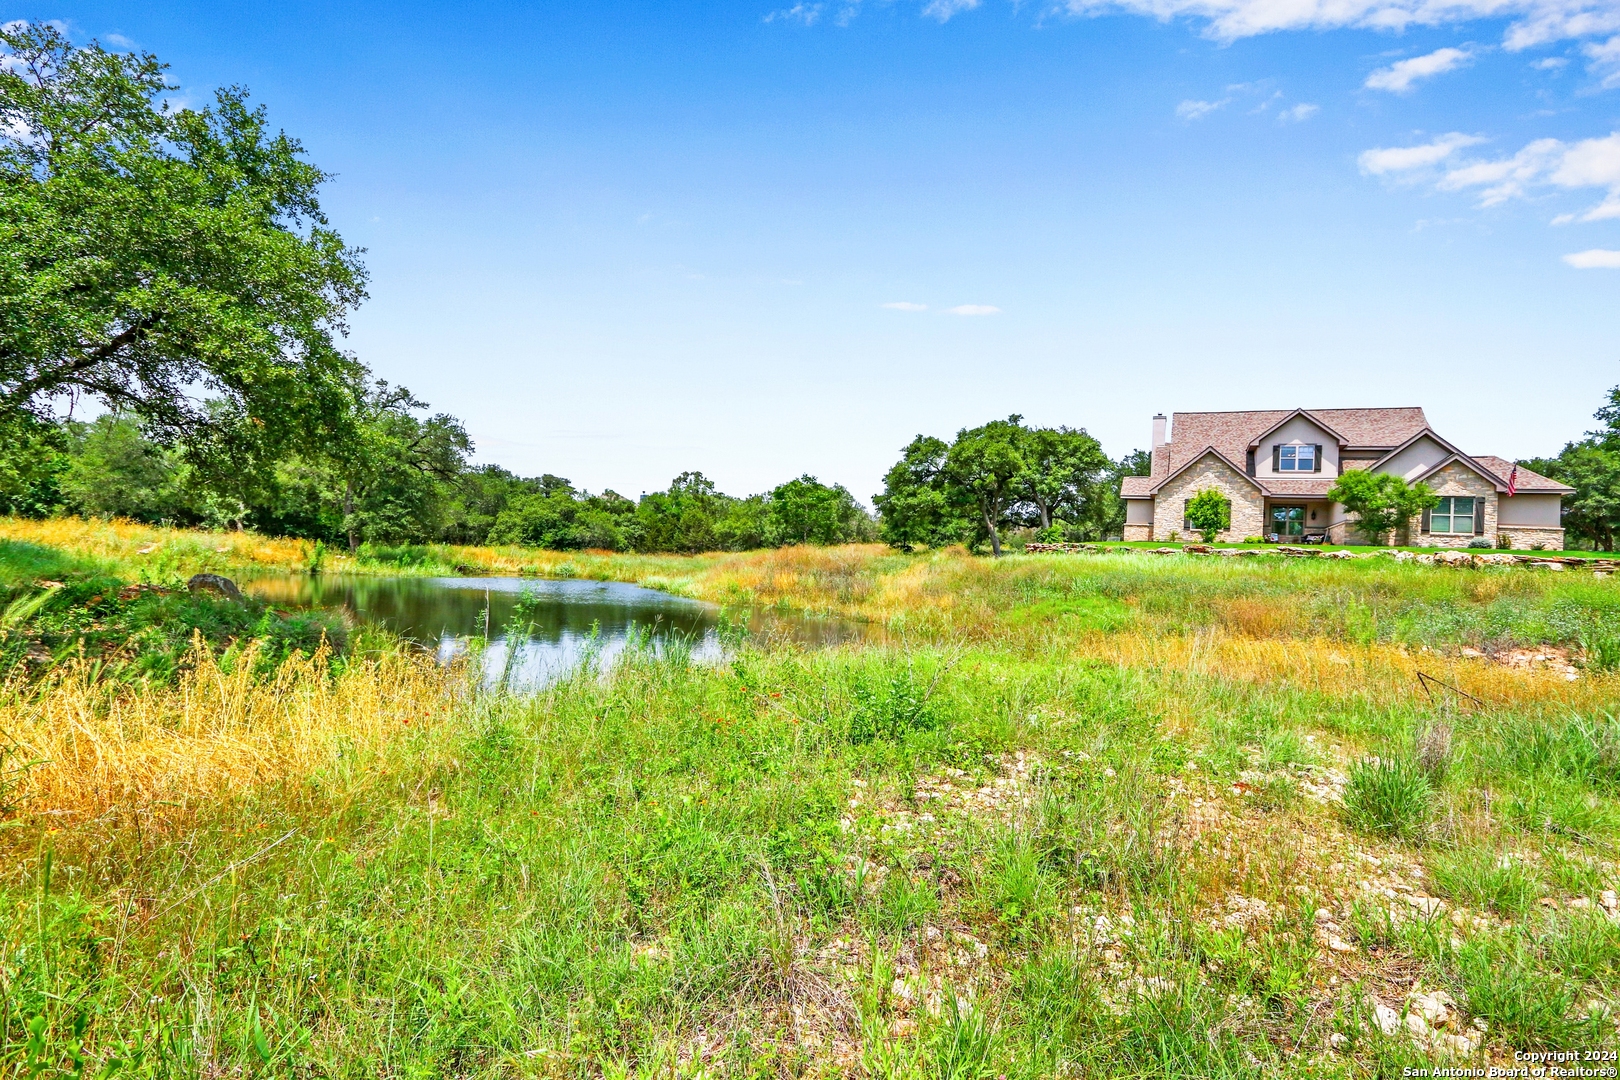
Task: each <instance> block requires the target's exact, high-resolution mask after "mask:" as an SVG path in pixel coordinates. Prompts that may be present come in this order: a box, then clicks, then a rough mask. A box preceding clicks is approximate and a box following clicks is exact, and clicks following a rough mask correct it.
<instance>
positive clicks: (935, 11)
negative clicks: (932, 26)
mask: <svg viewBox="0 0 1620 1080" xmlns="http://www.w3.org/2000/svg"><path fill="white" fill-rule="evenodd" d="M978 6H979V0H928V4H927V5H926V6H925V7H924V8H923V9H922V13H923V14H924V15H926V16H928V17H929V18H930V19H938V20H939V21H940V22H948V21H950V18H951V16H952V15H960V14H961V13H962V12H964V11H972V10H973V9H974V8H976V7H978Z"/></svg>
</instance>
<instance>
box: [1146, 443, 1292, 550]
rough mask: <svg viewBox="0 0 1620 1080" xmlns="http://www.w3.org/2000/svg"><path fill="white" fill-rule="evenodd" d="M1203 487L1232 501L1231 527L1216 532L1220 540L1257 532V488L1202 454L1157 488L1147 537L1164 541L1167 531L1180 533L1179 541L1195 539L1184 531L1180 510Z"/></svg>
mask: <svg viewBox="0 0 1620 1080" xmlns="http://www.w3.org/2000/svg"><path fill="white" fill-rule="evenodd" d="M1206 488H1214V489H1215V490H1216V491H1219V492H1220V493H1221V494H1222V495H1225V496H1226V498H1227V501H1228V502H1230V503H1231V504H1232V522H1231V527H1230V528H1228V529H1227V530H1226V531H1225V532H1223V533H1221V534H1220V536H1219V539H1220V540H1223V541H1227V542H1237V541H1241V540H1243V539H1245V538H1246V537H1250V536H1259V535H1261V532H1262V529H1261V526H1262V525H1263V524H1264V522H1265V499H1264V497H1263V496H1261V494H1260V491H1259V490H1258V489H1257V488H1256V487H1255V486H1254V484H1253V483H1251V482H1250V481H1249V478H1248V477H1246V476H1244V475H1243V474H1242V473H1240V472H1238V471H1236V470H1235V469H1233V468H1232V467H1231V466H1230V465H1228V464H1226V462H1224V461H1222V460H1221V459H1220V458H1218V457H1216V456H1215V455H1213V454H1206V455H1205V456H1204V457H1203V458H1202V459H1200V460H1199V461H1197V462H1195V463H1193V464H1192V465H1190V466H1188V467H1187V468H1186V469H1185V470H1184V471H1183V472H1182V473H1181V475H1179V476H1177V477H1175V478H1174V479H1172V480H1170V481H1169V482H1168V483H1166V484H1165V485H1164V486H1163V487H1161V488H1160V489H1159V491H1158V493H1157V496H1156V497H1155V498H1154V500H1153V533H1152V535H1151V536H1150V537H1147V539H1152V540H1168V539H1169V538H1170V534H1171V533H1178V534H1180V535H1181V538H1182V539H1183V540H1191V539H1196V537H1195V536H1193V535H1189V533H1188V530H1187V527H1186V522H1185V521H1184V519H1183V516H1182V510H1183V508H1184V507H1185V506H1186V504H1187V500H1188V499H1191V498H1192V497H1193V496H1194V495H1196V494H1198V493H1199V492H1200V491H1203V490H1204V489H1206Z"/></svg>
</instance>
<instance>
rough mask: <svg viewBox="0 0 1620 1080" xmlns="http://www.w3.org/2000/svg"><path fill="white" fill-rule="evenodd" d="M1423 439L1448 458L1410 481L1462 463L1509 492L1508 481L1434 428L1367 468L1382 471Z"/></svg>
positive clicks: (1415, 436)
mask: <svg viewBox="0 0 1620 1080" xmlns="http://www.w3.org/2000/svg"><path fill="white" fill-rule="evenodd" d="M1423 439H1428V440H1429V441H1431V442H1433V443H1434V444H1435V445H1436V446H1438V447H1440V448H1441V449H1442V450H1444V451H1446V455H1447V456H1445V457H1444V458H1442V459H1441V461H1440V463H1439V464H1437V465H1431V466H1429V467H1428V468H1426V469H1424V470H1423V471H1422V472H1421V473H1418V474H1417V475H1415V476H1412V477H1409V478H1408V479H1410V480H1411V481H1412V482H1413V483H1417V482H1418V481H1419V480H1423V479H1425V478H1427V477H1430V476H1433V475H1434V474H1435V473H1437V472H1439V471H1440V470H1441V469H1443V468H1445V467H1446V466H1447V465H1450V464H1452V463H1453V462H1457V463H1460V464H1461V465H1463V466H1464V467H1465V468H1467V469H1469V470H1470V471H1472V472H1474V473H1477V474H1478V475H1479V477H1480V479H1482V480H1489V481H1490V482H1491V483H1492V484H1494V485H1495V486H1496V489H1497V490H1498V491H1506V490H1507V480H1505V479H1504V478H1503V477H1500V476H1497V475H1496V473H1494V472H1492V471H1491V470H1490V469H1489V468H1487V467H1485V466H1484V465H1482V464H1480V463H1479V462H1478V461H1476V460H1475V459H1473V458H1471V457H1469V456H1468V455H1467V454H1465V453H1463V452H1462V451H1461V450H1459V449H1457V448H1456V447H1455V446H1453V445H1451V443H1449V442H1447V441H1446V440H1445V439H1443V438H1441V437H1440V436H1439V435H1438V434H1436V433H1435V431H1434V429H1433V428H1429V427H1425V428H1424V429H1423V430H1422V431H1419V432H1417V433H1416V434H1414V435H1413V436H1412V437H1411V438H1410V439H1407V440H1406V441H1405V442H1403V443H1402V444H1401V445H1399V446H1397V447H1395V448H1394V449H1393V450H1391V451H1390V452H1389V453H1387V454H1385V455H1384V456H1383V457H1381V458H1379V459H1378V460H1377V461H1375V462H1373V463H1372V464H1371V465H1369V466H1367V468H1368V469H1370V470H1372V471H1374V472H1379V471H1382V470H1383V466H1384V465H1385V464H1386V463H1388V462H1390V461H1393V460H1394V459H1395V458H1397V457H1399V456H1400V455H1401V454H1403V453H1404V452H1405V451H1406V450H1408V449H1409V448H1411V447H1412V446H1415V445H1416V444H1417V443H1418V442H1419V441H1421V440H1423Z"/></svg>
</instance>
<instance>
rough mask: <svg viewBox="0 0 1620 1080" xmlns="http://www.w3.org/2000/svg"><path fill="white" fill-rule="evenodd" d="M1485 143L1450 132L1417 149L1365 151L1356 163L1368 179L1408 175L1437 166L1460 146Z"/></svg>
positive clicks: (1393, 147) (1477, 137) (1400, 148)
mask: <svg viewBox="0 0 1620 1080" xmlns="http://www.w3.org/2000/svg"><path fill="white" fill-rule="evenodd" d="M1484 141H1485V140H1484V139H1482V138H1480V137H1479V136H1478V135H1464V134H1463V133H1462V132H1460V131H1453V132H1451V133H1450V134H1449V135H1442V136H1440V137H1439V138H1437V139H1434V140H1432V141H1430V142H1426V143H1423V144H1421V145H1419V146H1391V147H1381V148H1378V149H1375V150H1366V151H1363V152H1362V154H1361V156H1360V157H1359V158H1357V159H1356V163H1357V164H1358V165H1360V166H1361V171H1362V172H1364V173H1367V174H1368V175H1370V176H1385V175H1387V174H1389V173H1405V172H1411V171H1413V170H1416V169H1427V168H1430V167H1432V166H1434V165H1438V164H1440V163H1441V162H1442V161H1444V160H1446V159H1447V158H1448V157H1450V156H1451V155H1452V154H1455V153H1456V152H1457V151H1458V150H1461V149H1462V148H1463V147H1465V146H1473V145H1475V144H1476V143H1482V142H1484Z"/></svg>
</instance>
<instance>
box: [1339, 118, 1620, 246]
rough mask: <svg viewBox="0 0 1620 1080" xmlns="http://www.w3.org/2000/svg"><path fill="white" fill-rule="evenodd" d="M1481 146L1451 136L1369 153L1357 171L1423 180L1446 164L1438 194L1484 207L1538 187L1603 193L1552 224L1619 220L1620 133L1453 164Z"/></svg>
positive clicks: (1537, 144) (1542, 143)
mask: <svg viewBox="0 0 1620 1080" xmlns="http://www.w3.org/2000/svg"><path fill="white" fill-rule="evenodd" d="M1482 141H1483V140H1482V139H1480V138H1478V137H1476V136H1473V135H1460V134H1457V133H1455V132H1454V133H1452V134H1450V135H1443V136H1441V137H1440V138H1438V139H1436V140H1434V141H1433V142H1431V143H1425V144H1424V145H1422V146H1411V147H1399V148H1395V149H1385V150H1368V151H1367V152H1366V153H1364V154H1362V155H1361V159H1360V161H1361V169H1362V171H1363V172H1365V173H1369V174H1371V175H1374V176H1382V175H1386V174H1396V175H1403V174H1418V175H1420V176H1421V175H1422V173H1423V170H1427V169H1431V168H1433V167H1434V166H1437V165H1441V164H1444V165H1445V171H1444V172H1442V173H1441V174H1440V175H1439V177H1438V178H1437V179H1435V187H1436V188H1438V189H1439V190H1441V191H1468V190H1471V189H1478V191H1479V205H1480V206H1482V207H1487V206H1498V205H1500V204H1502V203H1505V202H1507V201H1508V200H1509V199H1516V198H1523V197H1525V196H1527V195H1529V194H1531V193H1532V192H1533V191H1535V190H1536V189H1538V188H1562V189H1564V190H1566V191H1578V190H1581V189H1583V188H1604V189H1606V192H1605V196H1604V198H1603V200H1602V201H1601V202H1599V203H1598V204H1597V205H1596V206H1592V207H1590V208H1588V209H1587V210H1586V211H1584V212H1583V213H1580V214H1560V215H1559V216H1558V217H1556V218H1554V219H1553V224H1554V225H1566V224H1569V223H1570V222H1572V221H1605V220H1609V219H1613V218H1620V131H1616V132H1613V133H1611V134H1609V135H1607V136H1604V137H1603V138H1597V139H1582V140H1580V141H1579V142H1573V143H1566V142H1564V141H1562V140H1560V139H1536V140H1535V141H1533V142H1530V143H1527V144H1525V146H1524V147H1523V148H1522V149H1521V150H1519V152H1518V153H1516V154H1513V155H1512V156H1511V157H1503V158H1494V159H1485V160H1477V161H1468V160H1460V161H1459V160H1456V159H1455V157H1454V155H1456V153H1457V151H1459V150H1462V149H1464V148H1465V147H1469V146H1473V145H1476V144H1478V143H1480V142H1482ZM1429 175H1430V176H1432V175H1433V174H1432V173H1430V174H1429Z"/></svg>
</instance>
